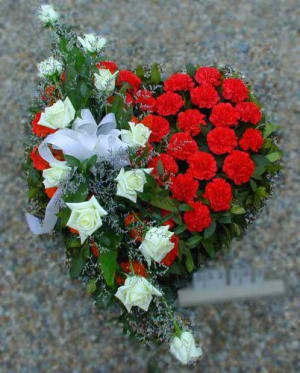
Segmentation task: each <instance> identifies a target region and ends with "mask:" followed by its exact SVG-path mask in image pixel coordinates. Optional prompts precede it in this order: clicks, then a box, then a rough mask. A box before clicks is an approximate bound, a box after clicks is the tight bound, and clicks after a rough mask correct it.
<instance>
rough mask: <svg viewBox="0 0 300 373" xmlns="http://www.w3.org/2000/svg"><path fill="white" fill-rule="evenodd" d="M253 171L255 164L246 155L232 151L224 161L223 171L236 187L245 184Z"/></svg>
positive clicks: (238, 151)
mask: <svg viewBox="0 0 300 373" xmlns="http://www.w3.org/2000/svg"><path fill="white" fill-rule="evenodd" d="M254 170H255V163H254V162H253V161H252V159H251V158H250V155H249V154H248V153H245V152H242V151H240V150H234V151H233V152H232V153H231V154H229V155H228V156H227V157H226V158H225V161H224V164H223V171H224V172H225V174H226V175H227V176H228V177H229V179H231V180H233V181H234V183H235V184H236V185H241V184H243V183H247V182H248V181H249V180H250V178H251V176H252V175H253V172H254Z"/></svg>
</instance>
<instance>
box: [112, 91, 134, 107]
mask: <svg viewBox="0 0 300 373" xmlns="http://www.w3.org/2000/svg"><path fill="white" fill-rule="evenodd" d="M110 98H113V100H114V99H115V97H114V96H110V97H109V98H108V99H110ZM113 100H112V102H113ZM107 101H108V102H109V100H107ZM112 102H109V103H112ZM125 102H126V105H128V106H130V105H133V104H134V98H133V97H132V94H131V93H129V92H128V91H127V92H126V94H125Z"/></svg>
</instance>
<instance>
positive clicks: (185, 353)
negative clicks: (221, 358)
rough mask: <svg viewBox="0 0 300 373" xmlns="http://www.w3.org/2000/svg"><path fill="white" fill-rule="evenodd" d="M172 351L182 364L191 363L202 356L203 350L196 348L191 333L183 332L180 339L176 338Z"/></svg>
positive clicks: (172, 344)
mask: <svg viewBox="0 0 300 373" xmlns="http://www.w3.org/2000/svg"><path fill="white" fill-rule="evenodd" d="M170 351H171V353H172V354H173V355H174V356H175V357H176V358H177V359H178V360H179V361H180V362H181V363H182V364H188V363H191V362H193V361H195V360H196V359H198V358H199V357H200V356H201V355H202V349H201V348H200V347H196V345H195V340H194V337H193V335H192V334H191V333H190V332H182V333H181V336H180V338H179V337H174V339H173V341H172V343H171V346H170Z"/></svg>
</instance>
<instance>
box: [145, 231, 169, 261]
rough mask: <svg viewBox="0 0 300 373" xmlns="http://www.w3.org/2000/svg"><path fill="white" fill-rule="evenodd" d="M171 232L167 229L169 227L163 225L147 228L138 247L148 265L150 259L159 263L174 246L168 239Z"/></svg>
mask: <svg viewBox="0 0 300 373" xmlns="http://www.w3.org/2000/svg"><path fill="white" fill-rule="evenodd" d="M173 234H174V233H173V232H170V231H169V227H168V226H165V225H163V226H161V227H152V228H150V229H149V230H148V232H147V233H146V236H145V238H144V240H143V242H142V243H141V245H140V247H139V249H140V250H141V252H142V254H143V255H144V257H145V259H146V261H147V263H148V265H150V263H151V259H153V260H154V261H155V262H157V263H160V262H161V261H162V259H163V258H164V257H165V256H166V255H167V254H168V253H169V252H170V251H171V250H172V249H173V248H174V243H173V242H171V241H170V238H171V237H172V236H173Z"/></svg>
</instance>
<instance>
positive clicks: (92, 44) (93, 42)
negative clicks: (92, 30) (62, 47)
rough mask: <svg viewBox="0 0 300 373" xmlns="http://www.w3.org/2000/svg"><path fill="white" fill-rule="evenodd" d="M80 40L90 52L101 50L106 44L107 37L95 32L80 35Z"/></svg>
mask: <svg viewBox="0 0 300 373" xmlns="http://www.w3.org/2000/svg"><path fill="white" fill-rule="evenodd" d="M78 40H79V41H80V43H81V45H82V46H83V48H84V49H85V50H86V51H87V52H90V53H94V52H100V51H101V50H102V49H103V48H104V46H105V44H106V39H105V38H103V37H101V36H96V35H94V34H85V35H84V37H83V38H81V37H80V36H78Z"/></svg>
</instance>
